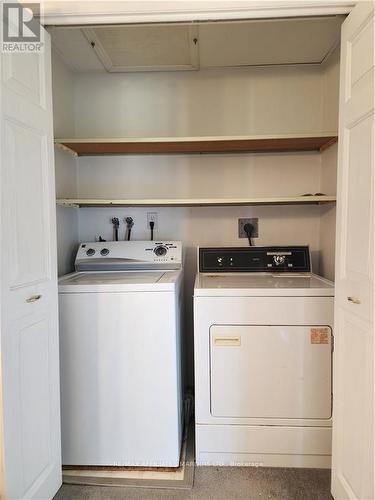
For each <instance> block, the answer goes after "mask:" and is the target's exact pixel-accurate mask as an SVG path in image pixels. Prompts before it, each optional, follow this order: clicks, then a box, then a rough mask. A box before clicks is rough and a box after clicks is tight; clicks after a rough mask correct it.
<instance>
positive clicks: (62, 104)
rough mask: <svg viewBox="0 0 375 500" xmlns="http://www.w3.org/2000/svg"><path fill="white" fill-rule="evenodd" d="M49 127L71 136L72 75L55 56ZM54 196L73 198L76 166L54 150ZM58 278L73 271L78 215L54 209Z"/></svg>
mask: <svg viewBox="0 0 375 500" xmlns="http://www.w3.org/2000/svg"><path fill="white" fill-rule="evenodd" d="M52 95H53V126H54V134H55V137H63V136H65V135H70V134H72V132H73V133H74V104H73V103H74V89H73V74H72V73H71V72H70V71H69V69H68V68H67V67H66V65H65V64H64V63H63V61H62V60H61V59H60V57H59V56H58V54H56V52H53V54H52ZM55 169H56V196H57V197H72V196H75V195H77V162H76V159H75V158H74V157H73V156H72V155H71V154H69V153H66V152H63V151H60V150H59V149H57V148H55ZM56 227H57V259H58V274H59V276H61V275H62V274H66V273H68V272H71V271H72V270H73V262H74V254H75V251H76V248H77V244H78V241H79V236H78V212H77V211H76V210H64V208H61V207H57V212H56Z"/></svg>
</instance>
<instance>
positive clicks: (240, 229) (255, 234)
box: [238, 218, 259, 238]
mask: <svg viewBox="0 0 375 500" xmlns="http://www.w3.org/2000/svg"><path fill="white" fill-rule="evenodd" d="M248 223H249V224H252V225H253V226H254V231H253V234H252V236H251V237H252V238H259V227H258V219H257V218H256V219H238V237H239V238H247V234H246V233H245V230H244V228H243V227H244V225H245V224H248Z"/></svg>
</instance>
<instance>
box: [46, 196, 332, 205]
mask: <svg viewBox="0 0 375 500" xmlns="http://www.w3.org/2000/svg"><path fill="white" fill-rule="evenodd" d="M335 201H336V196H326V195H320V196H310V195H308V196H288V197H272V198H232V199H230V198H187V199H179V198H177V199H148V200H145V199H132V200H131V199H126V200H114V199H113V200H103V199H81V198H78V199H70V198H68V199H66V198H65V199H63V198H60V199H57V200H56V202H57V205H59V206H63V207H204V206H208V207H209V206H231V205H232V206H241V205H320V204H323V203H334V202H335Z"/></svg>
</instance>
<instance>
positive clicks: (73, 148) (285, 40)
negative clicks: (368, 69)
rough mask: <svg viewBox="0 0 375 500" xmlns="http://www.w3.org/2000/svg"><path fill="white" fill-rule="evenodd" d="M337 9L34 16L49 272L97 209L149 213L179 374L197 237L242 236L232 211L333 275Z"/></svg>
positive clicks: (121, 214) (142, 235)
mask: <svg viewBox="0 0 375 500" xmlns="http://www.w3.org/2000/svg"><path fill="white" fill-rule="evenodd" d="M344 18H345V17H344V16H332V17H326V18H324V17H322V18H301V19H293V20H291V19H279V20H277V19H274V20H251V21H237V22H225V23H220V22H219V23H196V24H195V23H194V24H175V25H173V24H172V25H168V24H164V25H162V24H160V25H155V26H154V25H148V26H147V25H144V26H122V27H120V26H119V27H113V26H112V27H110V26H108V27H93V28H83V29H80V28H76V27H54V28H50V29H49V31H50V34H51V37H52V48H53V51H52V80H53V108H54V135H55V140H56V141H57V144H56V147H55V163H56V190H57V191H56V196H57V235H58V256H59V259H58V260H59V274H60V275H61V274H64V273H66V272H69V271H71V270H72V264H73V259H74V256H75V250H76V247H77V244H78V242H81V241H95V240H98V238H99V237H102V238H104V239H107V240H110V239H112V226H111V218H112V217H114V216H116V217H118V218H119V219H120V221H121V224H120V230H119V231H120V239H122V238H124V235H125V227H126V225H125V223H124V219H125V218H126V217H128V216H131V217H132V218H133V219H134V227H133V229H132V238H133V239H136V240H147V239H149V237H150V231H149V227H148V224H147V220H148V219H147V214H149V213H155V214H156V215H157V224H156V228H155V237H156V238H159V239H170V240H173V239H174V240H181V241H182V243H183V248H184V252H185V262H184V267H185V308H186V314H185V342H186V354H185V357H186V359H185V362H186V369H187V374H188V378H187V380H188V384H189V385H191V384H192V368H191V366H192V323H191V321H192V320H191V317H192V304H191V300H189V298H190V297H191V296H192V286H193V280H194V275H195V270H196V248H197V246H243V245H247V239H246V238H245V239H242V238H241V239H240V238H239V224H238V219H240V218H256V219H258V236H257V237H256V238H254V244H255V245H258V246H262V245H263V246H264V245H309V247H310V250H311V254H312V265H313V271H314V272H315V273H317V274H321V275H322V276H324V277H326V278H328V279H333V278H334V254H335V252H334V246H335V194H336V168H337V127H338V93H339V42H340V27H341V23H342V22H343V20H344ZM140 40H141V41H142V43H140ZM124 46H125V47H129V49H128V52H126V51H123V52H122V51H121V47H124ZM133 138H135V139H136V140H137V141H140V142H136V143H135V144H134V143H133V144H132V143H131V139H133ZM158 138H160V142H158ZM210 138H211V139H210ZM70 139H72V144H70V142H69V140H70ZM95 139H98V142H96V141H95ZM174 139H176V140H180V141H182V142H177V143H173V144H171V143H172V142H173V140H174ZM247 139H248V141H246V140H247ZM124 140H125V141H130V145H129V147H126V146H127V144H126V142H125V143H122V142H121V141H124ZM259 140H260V141H262V140H263V141H264V143H263V144H262V143H261V142H259ZM73 141H77V143H76V144H75V143H74V142H73ZM101 141H105V142H101ZM108 141H109V142H112V146H111V144H110V145H109V146H107V147H106V142H108ZM116 141H118V142H116ZM186 141H189V144H188V145H187V146H185V145H184V142H186ZM81 143H83V145H82V144H81ZM121 145H122V146H124V147H123V148H122V149H121ZM137 145H138V146H141V147H138V149H137V147H135V148H134V146H137ZM90 146H91V147H90ZM142 146H143V149H142ZM111 147H112V149H111ZM68 148H69V149H68ZM80 148H81V149H80ZM116 148H117V149H116ZM80 151H83V152H82V153H81V152H80ZM103 151H104V152H103ZM132 151H136V153H133V152H132ZM189 151H192V153H189ZM106 152H107V153H108V154H106ZM319 193H321V195H319ZM316 194H318V198H313V197H312V196H311V195H316ZM90 200H98V201H97V202H95V201H94V202H92V201H90ZM113 200H121V201H117V202H116V201H113ZM127 200H129V201H127ZM132 200H133V201H132ZM148 200H154V201H148ZM179 201H180V202H179ZM111 203H114V204H115V205H117V206H111ZM170 204H172V205H177V206H169V205H170ZM91 205H93V206H91ZM178 205H180V206H178ZM213 205H214V206H213ZM77 207H79V208H77Z"/></svg>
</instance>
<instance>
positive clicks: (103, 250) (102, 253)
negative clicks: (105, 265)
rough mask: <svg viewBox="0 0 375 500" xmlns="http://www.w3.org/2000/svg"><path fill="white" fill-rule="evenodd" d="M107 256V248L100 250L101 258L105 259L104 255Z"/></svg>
mask: <svg viewBox="0 0 375 500" xmlns="http://www.w3.org/2000/svg"><path fill="white" fill-rule="evenodd" d="M108 254H109V250H108V248H102V249H101V250H100V255H102V256H103V257H105V256H106V255H108Z"/></svg>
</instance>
